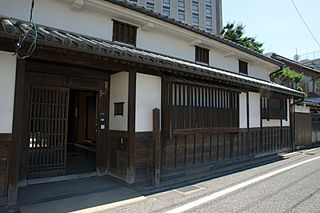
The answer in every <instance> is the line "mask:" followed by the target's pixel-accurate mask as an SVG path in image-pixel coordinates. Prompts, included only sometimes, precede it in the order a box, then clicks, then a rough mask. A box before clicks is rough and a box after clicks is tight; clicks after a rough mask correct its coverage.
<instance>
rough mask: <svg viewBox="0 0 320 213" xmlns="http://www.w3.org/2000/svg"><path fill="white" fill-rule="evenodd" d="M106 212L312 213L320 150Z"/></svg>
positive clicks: (319, 187) (319, 203)
mask: <svg viewBox="0 0 320 213" xmlns="http://www.w3.org/2000/svg"><path fill="white" fill-rule="evenodd" d="M108 212H121V213H122V212H130V213H134V212H167V213H175V212H317V213H320V148H315V149H311V150H305V151H301V152H295V153H291V154H287V155H284V159H283V160H280V161H277V162H274V163H270V164H266V165H264V166H260V167H255V168H252V169H248V170H245V171H242V172H238V173H234V174H231V175H226V176H223V177H220V178H215V179H212V180H209V181H205V182H201V183H198V184H194V185H189V186H185V187H182V188H178V189H172V190H168V191H165V192H161V193H156V194H152V195H149V196H146V197H145V199H144V200H142V201H140V202H136V203H133V204H130V205H125V206H119V207H117V208H114V209H109V210H108Z"/></svg>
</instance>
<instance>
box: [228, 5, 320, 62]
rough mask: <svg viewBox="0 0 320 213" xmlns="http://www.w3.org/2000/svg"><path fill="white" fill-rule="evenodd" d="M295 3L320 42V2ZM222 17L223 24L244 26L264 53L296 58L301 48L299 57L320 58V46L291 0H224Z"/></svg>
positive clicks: (246, 32) (248, 34)
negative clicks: (260, 45)
mask: <svg viewBox="0 0 320 213" xmlns="http://www.w3.org/2000/svg"><path fill="white" fill-rule="evenodd" d="M294 3H295V4H296V6H297V8H298V10H299V11H300V13H301V15H302V17H303V18H304V20H305V22H306V23H307V25H308V26H309V28H310V29H311V31H312V32H313V34H314V36H315V38H316V39H317V41H318V43H320V0H294ZM222 16H223V25H226V24H227V23H228V22H231V23H233V22H234V23H236V24H238V23H242V24H243V25H244V26H245V35H246V36H249V37H255V38H256V40H257V41H259V42H263V43H264V45H263V49H264V53H268V52H274V53H277V54H279V55H282V56H284V57H287V58H290V59H293V56H294V55H295V54H296V49H297V53H298V55H303V54H306V53H310V52H314V51H319V52H317V53H316V54H312V55H308V58H309V59H312V58H313V57H316V58H320V47H319V46H318V44H317V43H316V41H315V40H314V39H313V37H312V35H311V34H310V32H309V31H308V29H307V27H306V26H305V25H304V24H303V22H302V20H301V18H300V16H299V15H298V13H297V11H296V9H295V8H294V6H293V4H292V2H291V0H222ZM302 57H303V58H301V59H304V58H305V57H306V55H304V56H302Z"/></svg>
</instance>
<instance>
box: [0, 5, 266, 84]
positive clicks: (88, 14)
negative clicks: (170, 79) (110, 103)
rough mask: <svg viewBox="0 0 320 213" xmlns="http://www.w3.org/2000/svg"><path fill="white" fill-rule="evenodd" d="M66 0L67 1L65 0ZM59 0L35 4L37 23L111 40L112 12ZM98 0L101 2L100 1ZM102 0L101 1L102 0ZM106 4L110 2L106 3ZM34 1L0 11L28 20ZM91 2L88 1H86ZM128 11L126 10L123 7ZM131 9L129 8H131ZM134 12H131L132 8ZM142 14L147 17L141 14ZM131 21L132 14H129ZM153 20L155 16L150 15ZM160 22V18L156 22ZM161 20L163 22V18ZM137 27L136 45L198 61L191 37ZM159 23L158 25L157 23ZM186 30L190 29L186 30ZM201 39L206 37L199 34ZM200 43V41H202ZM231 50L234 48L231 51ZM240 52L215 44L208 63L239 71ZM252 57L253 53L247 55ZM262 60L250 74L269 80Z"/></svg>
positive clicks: (252, 67)
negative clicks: (220, 48) (78, 7)
mask: <svg viewBox="0 0 320 213" xmlns="http://www.w3.org/2000/svg"><path fill="white" fill-rule="evenodd" d="M64 1H67V0H64ZM64 1H59V0H41V1H36V4H35V7H34V12H33V14H34V18H35V21H36V23H37V24H42V25H46V26H50V27H54V28H58V29H62V30H67V31H71V32H76V33H80V34H84V35H88V36H93V37H97V38H100V39H105V40H109V41H111V40H112V32H113V21H112V18H114V17H111V16H110V15H108V14H109V13H108V12H106V11H103V10H102V9H99V8H93V7H92V6H87V7H88V8H90V9H87V8H86V4H85V6H84V7H83V8H81V9H80V10H79V11H76V10H73V9H71V7H72V2H73V1H71V0H70V1H68V2H69V3H66V2H64ZM97 2H98V1H97ZM100 3H101V2H100ZM105 3H106V4H107V2H105ZM30 4H31V0H28V1H21V0H0V14H2V15H5V16H10V17H14V18H18V19H22V20H26V21H27V20H29V13H30V11H29V9H30ZM87 5H89V4H87ZM124 11H125V10H124ZM128 11H130V10H128ZM131 12H132V11H131ZM115 16H116V17H115V18H120V19H121V17H122V14H119V15H115ZM141 16H144V15H142V14H141ZM126 19H127V20H130V17H126ZM151 19H153V18H151ZM156 22H157V21H156ZM160 22H161V21H160ZM134 25H136V26H138V27H139V28H138V32H137V44H136V46H137V47H138V48H141V49H145V50H150V51H154V52H157V53H161V54H165V55H169V56H172V57H177V58H181V59H184V60H187V61H191V62H194V61H195V48H194V45H193V43H194V41H192V39H190V38H189V37H188V36H186V35H184V38H182V37H181V35H180V34H181V33H180V34H178V32H170V33H167V32H164V31H163V30H161V29H156V27H155V28H151V29H148V30H143V26H141V25H142V24H141V23H140V24H134ZM155 25H156V24H155ZM186 33H187V31H186ZM199 39H205V38H204V37H202V36H199ZM200 46H201V42H200ZM229 51H231V53H232V50H229ZM238 57H240V56H238V55H232V54H231V55H230V52H227V53H226V52H224V53H223V52H221V50H219V48H215V47H214V46H213V47H211V48H210V56H209V65H210V66H212V67H216V68H220V69H224V70H228V71H231V72H235V73H238V72H239V62H238ZM248 57H250V56H248ZM270 71H272V70H268V69H267V68H266V67H265V66H264V65H263V63H259V64H258V63H249V64H248V74H249V76H253V77H257V78H260V79H264V80H269V76H268V75H269V72H270Z"/></svg>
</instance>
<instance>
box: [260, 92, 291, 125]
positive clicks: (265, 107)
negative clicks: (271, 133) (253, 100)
mask: <svg viewBox="0 0 320 213" xmlns="http://www.w3.org/2000/svg"><path fill="white" fill-rule="evenodd" d="M287 110H288V106H287V99H286V98H283V97H280V96H270V97H262V100H261V117H262V119H285V120H287Z"/></svg>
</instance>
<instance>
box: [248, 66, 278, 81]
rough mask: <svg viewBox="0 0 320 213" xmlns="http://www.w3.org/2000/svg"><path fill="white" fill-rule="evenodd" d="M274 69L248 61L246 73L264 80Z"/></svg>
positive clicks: (267, 78)
mask: <svg viewBox="0 0 320 213" xmlns="http://www.w3.org/2000/svg"><path fill="white" fill-rule="evenodd" d="M272 71H274V70H270V69H268V68H266V67H264V66H262V65H261V64H257V63H248V75H249V76H251V77H254V78H259V79H263V80H266V81H269V80H270V77H269V74H270V73H271V72H272Z"/></svg>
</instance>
